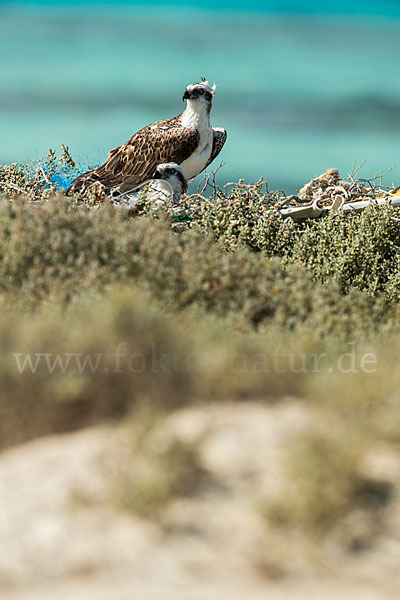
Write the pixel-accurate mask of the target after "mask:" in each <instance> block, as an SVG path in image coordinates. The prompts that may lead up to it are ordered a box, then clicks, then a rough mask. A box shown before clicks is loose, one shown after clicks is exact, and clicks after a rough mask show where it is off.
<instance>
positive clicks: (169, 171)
mask: <svg viewBox="0 0 400 600" xmlns="http://www.w3.org/2000/svg"><path fill="white" fill-rule="evenodd" d="M168 173H169V174H170V175H175V173H176V170H175V169H172V168H171V169H168Z"/></svg>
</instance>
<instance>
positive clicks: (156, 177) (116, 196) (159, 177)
mask: <svg viewBox="0 0 400 600" xmlns="http://www.w3.org/2000/svg"><path fill="white" fill-rule="evenodd" d="M186 191H187V181H186V177H185V174H184V172H183V170H182V168H181V167H180V166H179V165H177V164H176V163H166V164H163V165H158V167H157V168H156V170H155V172H154V173H153V176H152V178H151V179H150V181H149V182H148V189H147V191H146V194H145V197H146V200H150V202H153V203H154V205H155V206H160V205H161V204H164V202H165V201H166V200H170V201H171V202H172V203H173V204H178V203H179V201H180V199H181V196H182V194H183V193H185V192H186ZM110 196H111V199H112V202H113V203H114V204H116V203H117V204H116V205H117V206H121V204H120V201H121V200H125V199H127V200H128V202H127V204H126V208H127V209H128V210H130V209H132V208H133V207H135V206H136V204H137V199H133V200H132V199H131V198H132V196H129V195H128V192H125V193H120V192H119V188H114V189H112V190H111V192H110Z"/></svg>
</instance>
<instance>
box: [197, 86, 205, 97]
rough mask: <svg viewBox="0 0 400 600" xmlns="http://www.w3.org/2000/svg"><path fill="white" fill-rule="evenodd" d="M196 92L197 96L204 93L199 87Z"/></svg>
mask: <svg viewBox="0 0 400 600" xmlns="http://www.w3.org/2000/svg"><path fill="white" fill-rule="evenodd" d="M197 93H198V95H199V96H202V95H203V94H204V90H203V89H202V88H200V89H199V90H197Z"/></svg>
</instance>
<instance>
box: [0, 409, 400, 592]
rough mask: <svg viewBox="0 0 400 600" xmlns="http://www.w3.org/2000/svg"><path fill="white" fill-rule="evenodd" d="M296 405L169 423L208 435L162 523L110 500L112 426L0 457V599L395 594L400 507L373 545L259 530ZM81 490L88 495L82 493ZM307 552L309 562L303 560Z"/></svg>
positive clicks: (195, 414)
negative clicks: (320, 541)
mask: <svg viewBox="0 0 400 600" xmlns="http://www.w3.org/2000/svg"><path fill="white" fill-rule="evenodd" d="M306 426H307V415H306V413H305V411H304V408H302V406H301V404H300V403H296V402H295V401H290V400H288V401H287V402H285V403H280V404H279V405H275V406H263V405H260V404H257V403H254V404H245V405H237V404H236V405H226V406H218V407H217V406H215V407H207V408H206V407H203V408H192V409H187V410H183V411H179V412H177V413H175V414H174V415H172V416H171V417H169V418H168V421H167V422H166V423H165V428H166V430H167V431H168V430H169V431H171V432H172V433H173V434H174V435H179V436H181V437H186V438H191V437H193V436H197V435H199V434H200V433H204V432H207V435H206V437H205V441H204V443H203V445H202V450H201V453H202V462H203V464H204V465H205V467H206V468H207V470H208V471H209V473H211V475H212V483H211V484H209V485H207V486H206V487H205V488H204V489H203V490H201V492H199V494H197V495H196V496H193V497H189V498H185V499H179V500H174V501H173V502H171V503H170V504H169V505H168V506H166V507H165V509H164V512H163V516H162V522H161V523H160V522H156V521H154V522H152V521H151V520H146V519H143V518H139V517H138V516H136V515H134V514H130V513H124V512H122V511H120V510H116V509H115V508H114V507H112V506H111V505H110V503H109V502H107V501H106V500H105V499H106V496H107V489H108V481H107V476H106V475H105V473H107V470H105V469H104V464H105V463H106V462H107V453H108V452H109V448H110V443H112V440H113V438H114V436H115V431H114V430H112V429H109V428H97V429H90V430H85V431H81V432H78V433H74V434H67V435H60V436H52V437H47V438H43V439H40V440H37V441H34V442H31V443H29V444H26V445H23V446H20V447H17V448H13V449H10V450H8V451H6V452H3V453H2V454H1V455H0V540H1V544H0V597H1V598H2V600H50V599H51V600H54V598H57V599H58V600H66V599H71V598H74V600H92V599H93V600H94V599H96V600H103V599H104V600H106V599H107V600H110V599H112V600H113V599H115V600H125V599H127V600H128V599H129V600H132V599H133V598H140V600H150V599H151V600H155V599H158V598H160V599H166V598H171V599H174V600H181V599H182V600H200V599H202V600H203V599H204V598H207V600H214V599H215V600H225V599H226V600H228V599H229V600H236V599H237V600H239V599H242V598H244V597H247V598H252V599H254V600H258V599H260V600H261V599H263V600H264V599H266V598H268V599H270V600H275V599H276V600H289V599H291V600H303V599H304V600H306V599H307V600H310V599H314V598H315V599H318V600H319V599H321V598H323V599H324V600H330V599H331V598H332V599H337V598H343V599H347V598H349V599H350V598H351V599H352V600H355V599H357V598H360V600H361V599H362V600H370V599H371V600H372V599H374V600H375V599H376V600H378V599H381V598H382V599H383V598H394V597H398V595H399V592H400V573H399V566H400V526H399V525H400V508H399V506H400V503H399V502H397V500H395V501H394V502H393V503H392V506H391V509H390V510H391V512H390V515H389V516H388V525H387V526H386V527H383V528H382V535H381V536H380V537H379V538H378V539H377V542H376V544H375V545H374V546H373V547H372V548H370V549H368V551H364V552H361V553H360V552H359V553H349V552H347V553H346V551H345V550H344V549H343V548H340V546H339V545H335V544H333V545H332V547H324V548H322V547H321V548H319V547H318V546H316V547H313V548H307V547H306V546H305V545H304V540H302V539H301V538H300V537H299V536H296V535H294V536H292V537H291V538H290V539H285V537H284V536H282V534H279V533H277V532H274V531H272V530H270V529H268V527H267V526H266V524H265V522H264V521H263V519H262V518H261V515H260V511H259V510H258V505H259V503H260V501H261V500H262V499H263V498H266V497H271V496H273V495H274V494H275V493H276V492H277V490H279V489H280V486H281V485H282V483H283V475H282V473H283V469H282V460H283V458H282V457H283V455H284V451H285V448H286V446H287V444H288V442H289V440H290V438H291V436H293V435H295V434H296V433H297V432H298V431H299V430H300V429H302V428H303V427H306ZM82 493H84V495H85V497H88V498H90V502H82V501H80V500H79V499H78V498H79V497H80V495H81V494H82ZM311 557H312V558H311Z"/></svg>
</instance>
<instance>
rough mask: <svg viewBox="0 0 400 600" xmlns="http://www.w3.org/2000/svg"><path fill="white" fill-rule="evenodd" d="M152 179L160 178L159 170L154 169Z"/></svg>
mask: <svg viewBox="0 0 400 600" xmlns="http://www.w3.org/2000/svg"><path fill="white" fill-rule="evenodd" d="M152 179H162V175H161V173H160V171H154V173H153V177H152Z"/></svg>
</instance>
